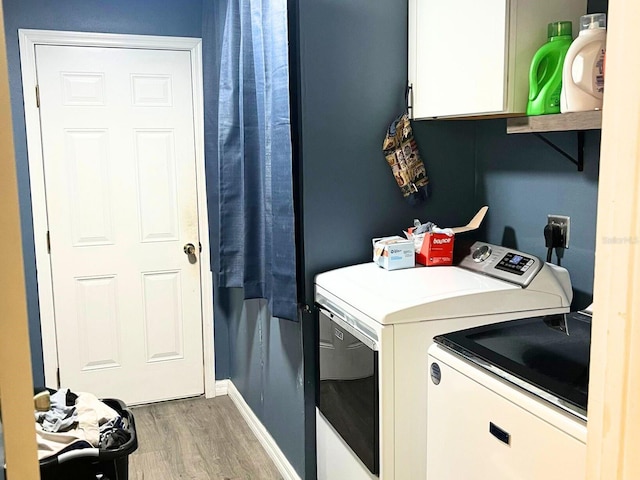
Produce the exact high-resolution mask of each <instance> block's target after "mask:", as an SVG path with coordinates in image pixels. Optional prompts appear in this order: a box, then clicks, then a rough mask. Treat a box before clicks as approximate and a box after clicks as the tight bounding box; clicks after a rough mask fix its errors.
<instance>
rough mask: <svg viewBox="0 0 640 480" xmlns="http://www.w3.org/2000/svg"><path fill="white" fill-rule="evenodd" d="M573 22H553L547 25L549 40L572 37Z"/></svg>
mask: <svg viewBox="0 0 640 480" xmlns="http://www.w3.org/2000/svg"><path fill="white" fill-rule="evenodd" d="M571 34H572V29H571V22H566V21H565V22H552V23H550V24H549V25H547V38H549V39H550V38H553V37H561V36H564V35H569V36H571Z"/></svg>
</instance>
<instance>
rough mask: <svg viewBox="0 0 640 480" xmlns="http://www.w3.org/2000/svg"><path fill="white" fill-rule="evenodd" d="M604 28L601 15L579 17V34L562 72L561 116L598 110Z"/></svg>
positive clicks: (603, 16) (605, 36)
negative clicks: (562, 114) (566, 113)
mask: <svg viewBox="0 0 640 480" xmlns="http://www.w3.org/2000/svg"><path fill="white" fill-rule="evenodd" d="M606 28H607V16H606V14H604V13H594V14H591V15H583V16H582V17H580V33H579V34H578V37H577V38H576V39H575V40H574V41H573V43H572V44H571V46H570V47H569V51H568V52H567V56H566V57H565V60H564V67H563V69H562V94H561V96H560V111H562V112H563V113H565V112H582V111H586V110H600V109H601V108H602V95H603V93H604V55H605V48H606V38H607V30H606Z"/></svg>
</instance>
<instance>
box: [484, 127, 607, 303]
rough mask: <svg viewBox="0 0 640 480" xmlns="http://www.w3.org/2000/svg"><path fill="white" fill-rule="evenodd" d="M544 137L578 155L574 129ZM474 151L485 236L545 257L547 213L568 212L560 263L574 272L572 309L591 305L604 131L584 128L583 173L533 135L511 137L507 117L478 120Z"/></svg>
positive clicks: (565, 213)
mask: <svg viewBox="0 0 640 480" xmlns="http://www.w3.org/2000/svg"><path fill="white" fill-rule="evenodd" d="M546 136H547V138H549V139H551V140H553V141H554V142H555V143H556V144H557V145H559V146H560V147H561V148H563V149H564V150H565V151H566V152H568V153H572V154H574V155H576V156H577V149H576V143H577V134H576V133H575V132H570V133H569V132H567V133H564V132H562V133H553V134H547V135H546ZM476 155H477V162H478V178H479V189H478V195H479V198H483V199H484V200H485V201H486V202H487V204H488V205H489V206H490V208H489V213H488V216H487V219H486V220H485V222H486V235H487V240H488V241H489V242H491V243H496V244H504V245H507V246H511V247H514V248H518V249H520V250H522V251H525V252H529V253H532V254H534V255H537V256H538V257H540V258H545V257H546V248H545V245H544V236H543V228H544V226H545V225H546V224H547V214H560V215H568V216H569V217H571V234H570V245H569V249H568V250H565V252H564V257H563V259H562V265H563V266H565V267H566V268H567V269H568V270H569V273H570V274H571V281H572V284H573V287H574V294H575V299H574V304H573V307H574V308H583V307H585V306H586V305H588V304H589V303H590V302H591V298H592V296H593V269H594V262H595V241H596V230H595V229H596V206H597V200H598V198H597V197H598V166H599V157H600V130H596V131H590V132H586V135H585V168H584V171H583V172H578V171H577V168H576V166H575V165H574V164H572V163H571V162H569V160H567V159H565V158H564V157H563V156H561V155H560V154H559V153H556V152H555V151H554V150H552V149H551V148H550V147H549V146H548V145H546V144H545V143H543V142H542V141H541V140H539V139H538V138H536V137H535V136H534V135H530V134H524V135H507V134H506V121H505V120H489V121H481V122H478V125H477V148H476ZM553 259H554V261H555V255H554V257H553Z"/></svg>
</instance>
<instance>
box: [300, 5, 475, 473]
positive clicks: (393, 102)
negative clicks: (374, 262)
mask: <svg viewBox="0 0 640 480" xmlns="http://www.w3.org/2000/svg"><path fill="white" fill-rule="evenodd" d="M298 3H299V21H298V25H299V32H298V35H299V37H298V39H299V42H298V45H297V46H298V47H299V69H300V79H299V81H300V85H299V92H298V93H299V95H300V98H299V101H300V112H299V113H300V121H299V123H298V126H299V128H300V131H299V133H300V144H301V149H300V152H299V153H300V157H299V158H298V160H299V162H300V174H301V182H302V183H301V191H302V199H301V200H302V203H301V205H300V208H301V223H302V229H301V230H302V241H303V242H302V246H303V250H304V255H303V270H304V271H303V277H304V278H303V280H304V282H305V285H304V286H305V289H304V290H305V291H304V298H305V301H306V303H307V304H308V305H310V306H312V305H313V278H314V277H315V275H316V274H318V273H320V272H322V271H325V270H329V269H332V268H336V267H340V266H344V265H348V264H353V263H359V262H366V261H370V260H371V255H372V248H371V238H373V237H376V236H385V235H402V230H403V229H405V228H407V227H408V226H410V225H412V221H413V219H414V218H419V219H421V220H422V221H425V220H432V221H435V222H438V223H439V224H441V225H443V226H449V225H457V224H460V223H461V222H464V223H466V222H467V221H468V220H469V218H470V217H471V216H472V215H473V213H474V212H475V210H476V209H477V208H478V206H480V205H478V204H476V176H475V124H474V123H473V122H459V121H455V122H453V121H452V122H419V123H416V124H414V131H415V135H416V140H417V142H418V146H419V148H420V151H421V153H422V156H423V159H424V161H425V164H426V167H427V172H428V174H429V176H430V179H431V190H432V197H431V198H430V199H429V200H428V201H427V202H426V203H424V204H423V205H421V206H418V207H410V206H409V205H408V204H407V203H406V202H405V201H404V199H403V198H402V195H401V193H400V190H399V189H398V187H397V185H396V182H395V180H394V178H393V176H392V174H391V170H390V168H389V166H388V165H387V163H386V161H385V159H384V156H383V154H382V150H381V147H382V141H383V139H384V135H385V132H386V129H387V127H388V125H389V123H390V122H391V121H392V120H393V119H394V118H395V117H396V116H397V115H399V114H400V113H401V112H402V110H403V108H404V90H405V86H406V82H407V73H406V72H407V41H406V39H407V5H406V3H405V4H403V2H398V1H397V0H383V1H378V2H371V1H368V0H352V1H349V2H344V1H338V0H301V1H300V2H298ZM316 325H317V323H316V319H315V316H314V315H313V314H305V315H303V322H302V329H303V344H304V367H305V432H306V435H305V438H306V442H307V445H306V449H305V452H306V460H307V464H306V474H307V478H313V475H314V473H315V470H314V469H315V411H314V409H315V385H316V365H317V359H316V343H317V329H316Z"/></svg>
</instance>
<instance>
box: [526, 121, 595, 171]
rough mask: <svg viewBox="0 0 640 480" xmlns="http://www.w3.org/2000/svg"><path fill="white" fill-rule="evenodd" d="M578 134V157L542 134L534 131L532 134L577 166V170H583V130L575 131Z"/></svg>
mask: <svg viewBox="0 0 640 480" xmlns="http://www.w3.org/2000/svg"><path fill="white" fill-rule="evenodd" d="M576 133H577V134H578V158H577V159H576V158H575V157H574V156H573V155H570V154H568V153H567V152H565V151H564V150H563V149H561V148H560V147H558V146H557V145H556V144H555V143H553V142H552V141H551V140H549V139H548V138H547V137H545V136H544V135H542V134H541V133H538V132H534V135H535V136H536V137H538V138H539V139H540V140H542V141H543V142H544V143H546V144H547V145H549V146H550V147H551V148H553V149H554V150H555V151H556V152H558V153H559V154H560V155H562V156H563V157H565V158H566V159H568V160H569V161H570V162H571V163H573V164H574V165H576V166H577V167H578V171H579V172H582V171H584V130H579V131H578V132H576Z"/></svg>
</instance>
